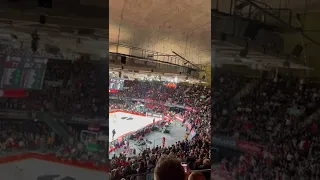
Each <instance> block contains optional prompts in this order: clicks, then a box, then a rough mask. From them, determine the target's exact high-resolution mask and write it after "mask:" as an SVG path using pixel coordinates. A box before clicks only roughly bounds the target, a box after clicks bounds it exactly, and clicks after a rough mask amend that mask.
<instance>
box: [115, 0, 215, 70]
mask: <svg viewBox="0 0 320 180" xmlns="http://www.w3.org/2000/svg"><path fill="white" fill-rule="evenodd" d="M109 10H110V14H109V28H110V29H109V40H110V51H111V52H118V53H122V54H128V55H135V56H139V57H142V56H143V55H142V52H143V50H148V52H150V53H151V52H159V53H162V54H164V55H174V54H173V53H172V51H174V52H176V53H178V54H179V55H181V56H182V57H184V58H185V59H187V60H188V61H191V62H193V63H194V64H208V63H210V62H211V1H210V0H198V1H193V0H183V1H181V0H162V1H155V0H110V1H109ZM162 60H163V61H165V59H162Z"/></svg>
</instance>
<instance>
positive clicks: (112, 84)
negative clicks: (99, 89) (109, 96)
mask: <svg viewBox="0 0 320 180" xmlns="http://www.w3.org/2000/svg"><path fill="white" fill-rule="evenodd" d="M123 85H124V80H123V79H115V78H110V79H109V91H110V90H111V91H113V90H117V91H119V90H123Z"/></svg>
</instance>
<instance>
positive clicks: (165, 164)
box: [154, 156, 185, 180]
mask: <svg viewBox="0 0 320 180" xmlns="http://www.w3.org/2000/svg"><path fill="white" fill-rule="evenodd" d="M154 178H155V180H185V173H184V170H183V167H182V166H181V162H180V161H179V160H178V159H177V158H174V157H171V156H162V157H161V158H160V159H159V161H158V162H157V165H156V167H155V169H154Z"/></svg>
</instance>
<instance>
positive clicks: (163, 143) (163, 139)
mask: <svg viewBox="0 0 320 180" xmlns="http://www.w3.org/2000/svg"><path fill="white" fill-rule="evenodd" d="M165 144H166V138H165V137H164V136H163V137H162V148H164V146H165Z"/></svg>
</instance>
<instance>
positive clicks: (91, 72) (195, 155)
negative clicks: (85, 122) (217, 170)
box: [0, 60, 211, 180]
mask: <svg viewBox="0 0 320 180" xmlns="http://www.w3.org/2000/svg"><path fill="white" fill-rule="evenodd" d="M101 68H102V67H101V65H99V64H95V63H91V62H90V63H89V62H82V61H76V62H71V61H59V60H54V61H49V62H48V64H47V70H46V75H45V78H44V83H43V87H42V90H33V91H32V90H30V91H28V92H27V96H26V97H23V98H12V97H11V98H6V97H3V98H1V99H0V109H1V110H2V111H3V112H10V113H9V114H10V115H12V116H14V114H15V113H16V114H18V113H21V112H31V114H32V115H33V114H34V113H38V112H41V113H47V114H49V115H54V118H53V119H54V120H57V118H56V117H64V116H66V117H68V116H67V115H70V114H71V115H75V116H81V117H85V119H90V118H91V117H104V116H105V113H106V111H107V108H108V106H107V105H106V102H107V101H106V99H107V98H108V96H107V95H108V93H107V92H108V88H107V87H108V86H107V83H106V85H105V86H102V87H101V83H100V82H101V78H103V76H104V75H101V71H100V69H101ZM124 83H125V85H124V86H125V87H126V88H125V89H124V90H122V91H119V92H118V93H116V94H110V96H112V97H118V98H117V99H119V100H115V101H110V104H109V108H121V109H126V108H127V109H130V108H131V107H132V106H131V105H130V104H132V103H134V102H132V99H142V100H143V101H144V104H145V107H146V111H148V112H156V113H168V112H172V111H178V113H179V114H181V116H182V117H183V118H184V119H186V120H187V121H188V122H190V123H191V124H192V128H193V129H194V130H195V131H197V135H196V136H195V137H194V138H193V139H192V140H191V141H183V139H184V137H181V141H179V142H177V143H176V144H175V145H172V146H168V147H164V148H161V147H156V148H154V149H147V150H145V151H144V152H143V153H141V154H139V155H137V156H135V157H130V159H129V158H127V157H124V156H121V157H114V158H112V160H111V161H112V163H111V169H110V170H111V171H112V173H111V175H112V177H115V174H114V173H115V171H116V172H117V173H116V174H120V175H121V177H124V178H128V176H130V175H132V174H138V175H137V176H131V179H134V178H135V177H137V178H138V179H139V177H140V175H139V174H140V173H144V172H148V171H152V169H153V167H155V166H156V165H157V162H159V161H160V160H159V158H160V157H162V156H164V155H169V157H170V160H169V161H172V162H175V159H176V158H177V159H179V161H176V162H184V163H186V164H187V167H188V168H189V169H191V170H200V169H210V156H211V154H210V153H211V152H210V139H211V137H210V131H211V130H210V119H211V113H210V111H211V107H210V100H211V99H210V88H205V87H203V86H195V85H194V86H187V85H177V87H175V88H172V87H168V86H165V85H163V83H162V82H150V81H136V80H135V81H125V82H124ZM166 104H171V105H180V106H181V107H187V109H188V110H185V109H183V108H180V109H179V108H178V109H179V110H177V109H172V108H169V107H168V106H166ZM182 109H183V110H182ZM12 110H19V111H12ZM131 110H133V109H131ZM4 115H5V114H4ZM46 117H48V116H46ZM29 118H30V117H27V119H21V116H19V118H18V119H15V118H14V117H8V118H3V119H1V128H2V130H1V132H2V133H1V138H0V139H1V147H2V151H1V152H2V154H6V153H11V152H12V151H22V150H40V149H41V150H42V151H50V152H51V151H52V152H54V157H55V158H58V159H60V160H62V161H66V160H67V161H80V162H85V163H88V162H91V163H92V162H93V164H94V165H95V166H97V167H105V166H107V164H108V163H107V161H108V159H107V157H106V153H96V152H91V151H88V150H87V149H86V148H85V147H86V145H88V143H96V142H97V139H94V138H92V137H91V138H86V137H80V136H81V135H83V134H81V133H80V132H81V130H83V129H81V128H78V126H73V125H72V124H69V123H67V122H65V123H66V124H67V125H68V131H69V133H70V134H71V135H72V137H73V138H71V139H69V140H66V139H63V138H61V137H60V136H58V135H57V134H56V132H55V131H53V130H52V129H51V127H50V126H49V125H47V123H45V121H42V119H35V118H34V117H32V118H31V119H29ZM57 121H58V120H57ZM59 121H60V120H59ZM62 122H64V120H63V121H62ZM83 139H85V141H84V140H83ZM106 149H107V148H105V150H106ZM163 158H164V157H163ZM180 165H181V164H180ZM139 166H140V168H139ZM152 166H153V167H152ZM181 167H182V166H179V168H180V169H181ZM124 170H126V171H124ZM155 174H157V173H155ZM145 175H146V174H142V175H141V176H145ZM158 175H159V173H158ZM204 175H205V177H206V178H207V179H208V178H209V173H204ZM160 176H161V173H160ZM160 176H159V177H160ZM195 176H199V174H193V175H192V177H195ZM118 177H119V176H116V178H112V179H117V178H118ZM140 178H141V177H140ZM159 180H160V179H159Z"/></svg>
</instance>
